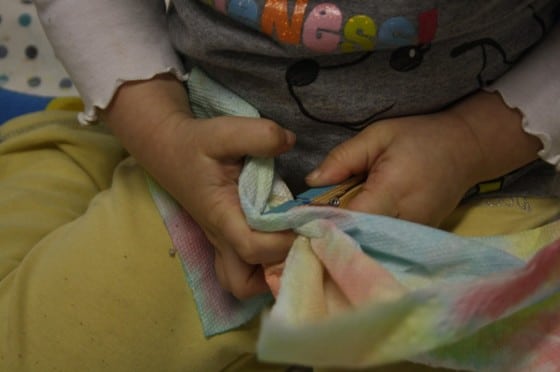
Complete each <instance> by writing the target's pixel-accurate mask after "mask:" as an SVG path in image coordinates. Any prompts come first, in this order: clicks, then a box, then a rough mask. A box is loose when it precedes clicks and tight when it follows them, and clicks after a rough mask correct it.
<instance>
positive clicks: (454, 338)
mask: <svg viewBox="0 0 560 372" xmlns="http://www.w3.org/2000/svg"><path fill="white" fill-rule="evenodd" d="M188 89H189V94H190V97H191V104H192V105H193V111H194V112H195V114H196V115H198V116H201V117H208V116H214V115H241V116H257V115H258V113H257V112H256V111H255V110H254V109H253V108H252V107H251V106H250V105H248V104H247V103H246V102H244V101H243V100H241V99H240V98H239V97H237V96H235V95H234V94H232V93H231V92H229V91H227V90H225V89H224V88H223V87H221V86H219V85H218V84H216V83H215V82H213V81H211V80H210V79H208V78H207V77H206V76H205V75H204V74H203V73H202V72H201V71H199V70H196V69H195V70H193V72H192V73H191V76H190V78H189V81H188ZM151 189H152V194H153V196H154V200H155V201H156V204H157V205H158V207H159V208H160V211H161V213H162V216H163V218H164V220H165V223H166V225H167V227H168V230H169V232H170V235H171V237H172V239H173V241H174V243H175V247H176V249H177V250H178V252H179V254H180V256H181V259H182V261H183V263H184V266H185V271H186V275H187V279H188V282H189V286H190V287H191V289H192V290H193V293H194V297H195V300H196V301H197V306H198V309H199V312H200V316H201V320H202V323H203V327H204V330H205V334H206V335H208V336H210V335H213V334H216V333H220V332H224V331H227V330H229V329H232V328H234V327H236V326H238V325H240V324H242V323H243V322H245V321H247V320H248V319H250V318H251V317H253V316H255V315H256V314H257V313H259V312H260V311H261V310H262V309H264V308H265V307H266V305H267V304H268V303H270V300H271V298H270V297H269V296H265V297H259V298H256V299H253V300H251V301H247V302H241V301H237V300H235V299H234V298H233V297H232V296H231V295H229V294H228V293H227V292H225V291H223V290H222V289H221V288H220V286H219V285H218V282H217V278H216V276H215V273H214V272H213V251H212V247H211V246H210V244H209V243H208V242H207V240H206V239H205V238H204V235H203V234H202V232H201V230H200V229H199V228H198V227H197V226H196V224H195V223H194V222H193V221H192V219H190V217H189V216H188V215H187V214H186V213H185V212H184V211H183V210H182V209H181V208H180V207H179V206H178V205H177V204H176V203H175V202H174V201H173V200H172V199H171V198H170V197H169V195H167V194H166V193H165V192H164V191H163V190H162V189H160V188H159V187H158V186H157V185H156V184H155V183H154V182H151ZM239 195H240V200H241V204H242V208H243V210H244V212H245V214H246V217H247V221H248V223H249V224H250V226H251V227H252V228H254V229H257V230H261V231H279V230H286V229H293V230H294V231H296V232H297V233H298V234H299V237H298V238H297V239H296V242H295V243H294V246H293V247H292V249H291V250H290V253H289V255H288V257H287V260H286V262H285V265H284V267H283V272H282V278H281V282H280V284H279V288H278V289H279V291H278V297H277V299H276V301H275V303H274V305H273V306H272V309H271V310H270V311H269V312H267V314H266V315H265V316H264V319H263V324H262V328H261V334H260V337H259V342H258V354H259V357H260V358H261V359H263V360H265V361H271V362H281V363H300V364H305V365H313V366H328V367H336V366H340V367H361V366H374V365H379V364H383V363H388V362H393V361H397V360H413V361H416V362H420V363H425V364H429V365H434V366H445V367H449V368H457V369H466V370H489V371H495V370H548V369H550V370H558V369H560V352H559V351H560V349H559V345H558V342H559V341H558V340H560V338H559V337H558V336H557V333H558V331H559V330H560V322H558V317H560V315H558V314H557V313H559V312H558V311H556V310H557V309H558V305H559V304H558V303H557V302H558V301H560V297H559V296H558V295H556V293H557V291H558V289H559V288H560V281H559V280H558V279H559V276H560V243H558V242H556V243H553V242H554V240H556V239H557V238H558V237H560V223H558V222H555V223H552V224H549V225H547V226H544V227H542V228H539V229H535V230H531V231H526V232H523V233H519V234H515V235H511V236H496V237H488V238H462V237H459V236H456V235H453V234H449V233H446V232H444V231H441V230H437V229H433V228H430V227H426V226H422V225H418V224H414V223H410V222H406V221H401V220H397V219H392V218H387V217H382V216H375V215H368V214H362V213H356V212H351V211H347V210H343V209H337V208H331V207H314V206H301V207H295V208H291V209H288V210H287V211H282V212H279V213H267V212H268V211H269V210H270V206H271V201H272V202H273V203H272V204H275V205H276V204H278V203H280V202H282V201H286V200H288V199H289V198H290V195H289V192H287V191H286V187H285V185H283V183H282V182H281V180H279V179H278V178H277V177H276V176H275V174H274V166H273V160H272V159H255V158H253V159H248V161H247V163H246V165H245V167H244V169H243V172H242V174H241V176H240V179H239ZM545 245H548V247H547V248H544V249H540V248H541V247H543V246H545ZM531 257H532V258H531ZM527 261H528V262H527Z"/></svg>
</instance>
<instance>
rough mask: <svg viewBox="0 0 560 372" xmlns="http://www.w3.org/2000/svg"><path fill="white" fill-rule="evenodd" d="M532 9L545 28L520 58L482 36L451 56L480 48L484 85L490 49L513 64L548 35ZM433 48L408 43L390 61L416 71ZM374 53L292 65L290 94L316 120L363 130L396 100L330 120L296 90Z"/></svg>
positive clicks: (287, 76) (481, 83) (288, 79)
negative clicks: (323, 72)
mask: <svg viewBox="0 0 560 372" xmlns="http://www.w3.org/2000/svg"><path fill="white" fill-rule="evenodd" d="M528 8H529V9H531V11H532V13H533V18H534V19H535V21H536V22H537V24H538V25H539V26H540V28H541V35H540V37H539V38H538V39H537V40H536V41H535V42H534V43H533V44H532V45H531V46H529V47H528V48H527V49H525V50H524V51H523V52H522V53H520V54H519V55H518V56H517V57H516V58H514V59H510V58H509V57H508V55H507V53H506V51H505V50H504V48H503V47H502V46H501V45H500V44H499V43H498V42H497V41H496V40H494V39H491V38H481V39H477V40H473V41H469V42H466V43H463V44H461V45H459V46H457V47H455V48H453V49H452V50H451V52H450V57H451V58H458V57H460V56H462V55H463V54H464V53H466V52H468V51H470V50H473V49H475V48H480V50H481V59H482V61H481V62H482V63H481V68H480V71H479V72H478V74H477V77H476V78H477V80H478V83H479V87H480V88H482V87H484V86H485V85H487V84H490V83H492V82H493V79H487V80H484V79H483V76H482V75H483V74H484V71H485V69H486V67H487V62H488V50H487V48H491V49H494V50H496V51H497V52H498V53H499V54H500V55H501V57H502V61H503V63H504V64H505V65H507V66H512V65H513V64H514V63H516V62H517V61H518V60H520V59H521V58H522V57H523V56H524V55H525V54H527V53H528V52H529V51H530V50H531V49H533V48H534V47H535V46H536V45H537V44H538V43H539V42H540V41H541V40H542V39H543V38H544V37H545V35H546V31H547V29H546V25H545V22H544V21H543V19H542V18H541V17H539V15H538V14H537V12H536V11H535V9H534V7H533V6H531V5H529V6H528ZM430 47H431V43H430V42H427V43H418V44H417V45H408V46H403V47H400V48H397V49H395V51H394V52H393V53H392V54H391V57H390V61H389V64H390V66H391V68H392V69H393V70H395V71H399V72H407V71H411V70H414V69H416V68H418V67H419V66H420V65H421V64H422V62H423V59H424V55H425V54H426V53H427V52H428V51H429V50H430ZM372 54H373V52H371V51H370V52H364V53H363V54H361V55H359V56H358V57H357V58H356V59H354V60H352V61H349V62H344V63H341V64H337V65H326V66H321V65H320V64H319V63H318V62H317V61H315V60H313V59H302V60H299V61H297V62H295V63H293V64H292V65H290V66H289V67H288V68H287V70H286V73H285V79H286V83H287V87H288V91H289V93H290V96H291V97H292V98H293V99H294V101H295V102H296V104H297V106H298V108H299V110H300V111H301V113H302V114H303V115H305V116H306V117H308V118H310V119H312V120H314V121H317V122H319V123H324V124H330V125H337V126H343V127H346V128H348V129H350V130H355V131H360V130H362V129H363V128H365V127H367V126H368V125H369V124H371V123H372V122H373V120H374V119H375V118H377V117H378V116H379V115H382V114H384V113H386V112H388V111H389V110H391V109H392V108H393V107H394V106H395V104H396V102H393V103H391V104H389V105H387V106H386V107H383V108H381V109H378V110H377V111H376V112H373V113H371V114H369V115H368V116H367V117H366V118H364V119H360V120H354V121H350V122H348V121H337V120H330V119H326V118H321V117H319V116H318V115H317V114H313V113H311V112H310V111H309V110H308V109H307V108H306V106H305V104H304V103H303V101H302V99H301V98H300V97H299V96H298V94H297V93H296V91H295V90H294V88H295V87H305V86H309V85H311V84H312V83H313V82H315V81H316V80H317V79H318V77H319V73H320V71H321V70H327V71H328V70H334V69H342V68H347V67H352V66H355V65H357V64H359V63H361V62H363V61H365V60H367V59H368V58H369V57H370V56H371V55H372Z"/></svg>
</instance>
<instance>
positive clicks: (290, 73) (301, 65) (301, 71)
mask: <svg viewBox="0 0 560 372" xmlns="http://www.w3.org/2000/svg"><path fill="white" fill-rule="evenodd" d="M371 54H372V52H367V53H364V54H363V55H361V56H360V57H358V58H357V59H355V60H353V61H350V62H346V63H342V64H339V65H331V66H320V65H319V63H318V62H317V61H315V60H313V59H303V60H300V61H297V62H295V63H294V64H292V65H291V66H290V67H288V69H287V70H286V75H285V77H286V83H287V85H288V91H289V92H290V95H291V96H292V98H293V99H294V101H295V102H296V104H297V105H298V107H299V109H300V111H301V113H302V114H303V115H305V116H307V117H308V118H310V119H312V120H315V121H317V122H320V123H324V124H331V125H340V126H345V127H348V128H349V129H352V130H361V129H363V128H365V127H366V126H367V125H368V124H369V123H370V122H371V121H373V120H374V119H375V118H376V117H377V116H379V115H381V114H383V113H385V112H387V111H389V110H390V109H392V108H393V106H394V104H391V105H389V106H387V107H385V108H382V109H381V110H379V111H376V112H374V113H371V114H370V115H368V116H367V117H366V118H364V119H360V120H356V121H351V122H348V121H336V120H329V119H323V118H319V117H318V116H316V115H314V114H312V113H311V112H309V111H308V110H307V108H306V107H305V105H304V104H303V102H302V101H301V99H300V98H299V96H298V95H297V94H296V92H295V91H294V87H304V86H307V85H310V84H312V83H313V82H314V81H315V80H317V78H318V76H319V72H320V71H321V70H334V69H338V68H346V67H349V66H354V65H357V64H359V63H360V62H363V61H364V60H366V59H367V58H368V57H369V56H370V55H371Z"/></svg>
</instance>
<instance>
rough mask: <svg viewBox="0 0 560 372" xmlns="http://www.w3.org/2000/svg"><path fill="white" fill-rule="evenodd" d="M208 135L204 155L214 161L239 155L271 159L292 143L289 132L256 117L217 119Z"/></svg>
mask: <svg viewBox="0 0 560 372" xmlns="http://www.w3.org/2000/svg"><path fill="white" fill-rule="evenodd" d="M219 120H220V122H219V123H218V124H216V125H215V126H213V128H212V130H213V133H210V135H212V136H213V137H214V138H215V140H213V141H209V146H208V149H207V151H208V154H209V155H210V156H213V157H216V158H218V159H219V158H231V157H243V156H247V155H249V156H257V157H274V156H277V155H279V154H281V153H283V152H286V151H288V150H289V149H291V148H292V147H293V145H294V144H295V142H296V136H295V134H294V133H293V132H291V131H289V130H287V129H284V128H282V127H281V126H279V125H278V124H276V123H275V122H273V121H271V120H267V119H260V118H241V117H227V118H219Z"/></svg>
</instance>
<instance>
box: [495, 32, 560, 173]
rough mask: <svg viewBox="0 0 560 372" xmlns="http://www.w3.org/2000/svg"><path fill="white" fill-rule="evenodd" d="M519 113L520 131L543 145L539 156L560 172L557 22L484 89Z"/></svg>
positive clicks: (558, 34) (558, 38)
mask: <svg viewBox="0 0 560 372" xmlns="http://www.w3.org/2000/svg"><path fill="white" fill-rule="evenodd" d="M488 89H489V90H490V91H498V92H499V93H500V94H501V95H502V97H503V98H504V101H505V102H506V104H507V105H508V106H510V107H512V108H518V109H519V110H520V111H521V112H522V113H523V128H524V130H525V131H526V132H527V133H529V134H532V135H535V136H537V137H538V138H539V139H540V140H541V141H542V143H543V149H542V150H541V151H540V152H539V156H540V157H541V158H542V159H543V160H545V161H547V162H548V163H550V164H553V165H554V166H555V167H556V170H558V171H560V22H557V23H556V25H555V26H554V28H553V30H552V31H551V32H550V34H549V35H548V37H547V38H546V39H545V40H544V42H543V43H542V44H540V45H538V46H537V48H535V50H533V51H532V52H531V54H530V55H528V56H526V57H525V58H524V59H523V60H522V61H521V62H520V63H519V64H518V65H516V66H515V67H514V68H513V69H512V70H511V71H510V72H508V73H507V74H506V75H505V76H504V77H502V78H501V79H499V80H498V81H496V82H495V83H494V84H493V85H492V86H490V87H489V88H488Z"/></svg>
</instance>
